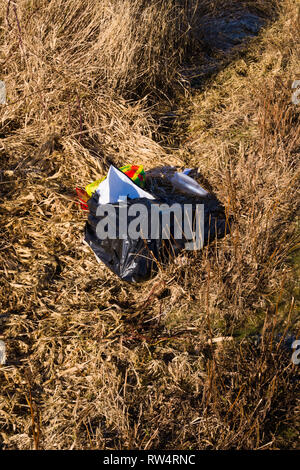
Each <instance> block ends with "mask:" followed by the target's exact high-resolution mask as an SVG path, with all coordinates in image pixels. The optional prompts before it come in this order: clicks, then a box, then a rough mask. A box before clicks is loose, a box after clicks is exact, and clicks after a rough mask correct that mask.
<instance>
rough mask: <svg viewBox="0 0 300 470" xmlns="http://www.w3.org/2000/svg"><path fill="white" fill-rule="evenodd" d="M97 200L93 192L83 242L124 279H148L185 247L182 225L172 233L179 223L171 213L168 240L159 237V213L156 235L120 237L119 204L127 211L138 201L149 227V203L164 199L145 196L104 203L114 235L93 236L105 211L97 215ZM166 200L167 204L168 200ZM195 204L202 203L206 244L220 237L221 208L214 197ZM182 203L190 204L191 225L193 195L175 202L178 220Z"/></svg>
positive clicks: (136, 280) (183, 207)
mask: <svg viewBox="0 0 300 470" xmlns="http://www.w3.org/2000/svg"><path fill="white" fill-rule="evenodd" d="M98 199H99V196H98V194H97V193H94V194H93V196H92V198H91V199H90V200H89V201H88V207H89V216H88V220H87V223H86V226H85V242H86V243H87V244H88V245H89V246H90V247H91V249H92V250H93V252H94V253H95V255H96V257H97V259H98V260H100V261H102V262H103V263H104V264H105V265H106V266H107V267H108V268H110V269H111V270H112V271H113V272H114V273H115V274H117V275H118V276H119V277H120V278H121V279H123V280H124V281H128V282H140V281H144V280H147V279H149V278H151V277H152V276H153V275H155V273H157V271H158V269H159V265H160V264H164V263H166V262H168V260H170V258H172V257H175V256H177V255H178V253H179V252H180V251H182V250H183V249H185V246H186V243H187V242H189V241H190V240H189V239H188V238H186V237H185V233H184V230H183V226H182V230H181V236H180V237H176V234H178V231H177V232H176V230H175V228H176V223H179V222H178V221H177V222H176V221H175V219H174V217H173V218H172V214H171V217H170V224H169V238H168V239H165V238H163V237H162V230H163V227H162V216H161V215H160V219H159V225H158V236H157V237H156V238H151V235H150V236H149V234H148V236H147V237H139V238H133V237H131V236H129V235H128V234H126V233H125V234H124V233H123V238H121V233H120V224H119V222H120V208H121V207H122V208H123V210H124V207H125V208H126V209H127V210H129V208H130V206H131V205H133V204H137V203H138V204H142V205H143V206H144V208H145V211H143V214H144V217H146V218H147V221H145V222H147V225H148V227H151V222H152V220H151V210H152V209H153V207H152V206H153V205H154V206H156V207H157V205H161V204H163V203H164V202H165V201H164V200H162V199H153V200H151V199H147V198H138V199H127V201H126V202H121V203H115V204H108V206H111V208H113V209H114V211H115V225H116V238H102V237H101V238H100V237H99V236H98V235H97V225H98V224H99V222H103V218H104V217H106V216H107V214H105V215H100V216H99V215H97V208H98V207H99V204H98ZM173 202H175V201H173ZM168 203H169V204H170V201H168ZM197 203H198V204H203V205H204V234H203V235H204V236H203V245H206V244H207V243H209V242H210V241H212V240H213V239H214V238H215V237H216V236H217V237H218V238H221V237H223V236H224V234H225V225H226V224H225V217H224V213H223V211H222V207H221V206H220V203H219V201H218V200H217V199H216V198H214V197H206V198H203V200H198V201H197ZM177 204H178V203H177ZM185 204H190V206H191V208H192V224H193V226H194V224H195V217H196V206H197V204H196V202H195V198H192V199H189V198H186V200H185V201H184V203H180V204H179V206H180V210H181V211H182V220H183V219H184V211H186V205H185ZM121 205H122V206H121ZM133 219H134V216H128V225H129V224H130V223H131V221H132V220H133ZM180 223H181V222H180ZM177 228H178V226H177ZM179 232H180V230H179Z"/></svg>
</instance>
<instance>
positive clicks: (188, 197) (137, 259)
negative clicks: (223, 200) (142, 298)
mask: <svg viewBox="0 0 300 470" xmlns="http://www.w3.org/2000/svg"><path fill="white" fill-rule="evenodd" d="M190 171H191V170H189V169H187V170H185V171H184V172H182V173H178V172H176V171H174V170H172V171H166V172H165V173H163V171H161V175H160V172H159V170H158V173H157V174H158V175H160V176H164V177H165V178H164V181H165V190H164V191H163V187H162V186H163V185H162V183H161V184H156V186H155V182H156V179H155V177H154V176H153V174H155V172H154V173H153V172H152V174H151V172H149V174H148V173H147V172H146V173H145V172H144V169H143V167H142V166H131V165H126V166H125V167H121V168H120V169H118V168H116V167H114V166H113V165H111V166H110V168H109V171H108V174H107V176H106V177H105V178H102V179H100V180H97V181H96V182H94V183H91V184H89V185H88V186H87V187H86V188H85V190H83V189H80V188H76V191H77V194H78V197H79V199H80V204H81V207H82V208H83V209H84V210H88V211H89V215H88V220H87V222H86V226H85V236H84V242H85V243H86V244H87V245H88V246H90V248H91V249H92V250H93V252H94V254H95V256H96V259H97V261H98V262H103V263H104V264H105V265H106V266H107V267H108V268H110V269H111V270H112V271H113V272H114V273H115V274H117V275H118V276H119V277H120V278H121V279H123V280H125V281H128V282H140V281H144V280H147V279H149V278H151V277H152V276H153V275H155V273H157V271H158V269H159V266H160V265H163V264H165V263H167V262H168V261H169V260H170V259H171V258H173V257H175V256H177V255H178V254H179V252H180V251H182V250H187V251H188V250H199V249H201V248H202V247H203V246H204V245H206V244H207V243H209V242H210V241H212V240H213V239H215V238H216V237H217V238H221V237H222V236H224V234H225V225H226V221H225V216H224V213H223V212H222V207H221V205H220V203H219V201H218V200H217V199H216V198H215V197H214V196H212V195H211V194H210V193H208V192H207V191H206V190H205V189H203V188H202V187H201V186H200V185H199V184H198V183H197V182H196V181H195V180H194V179H193V178H191V177H190V176H188V173H190ZM149 175H152V176H149ZM168 185H169V186H168Z"/></svg>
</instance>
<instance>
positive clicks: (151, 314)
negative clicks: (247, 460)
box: [0, 0, 300, 449]
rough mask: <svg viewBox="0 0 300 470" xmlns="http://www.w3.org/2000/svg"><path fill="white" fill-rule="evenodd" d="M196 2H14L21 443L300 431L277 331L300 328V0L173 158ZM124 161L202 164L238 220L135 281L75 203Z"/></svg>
mask: <svg viewBox="0 0 300 470" xmlns="http://www.w3.org/2000/svg"><path fill="white" fill-rule="evenodd" d="M185 3H186V2H178V6H177V7H176V8H174V7H173V5H174V2H165V1H164V2H151V1H145V2H141V1H137V0H132V1H130V2H129V1H125V0H123V1H119V0H110V1H109V0H105V1H102V2H96V1H94V0H88V1H86V2H84V6H83V4H81V3H78V2H77V3H76V2H74V1H73V0H67V1H64V2H62V1H60V0H51V1H50V2H48V1H47V2H44V1H34V0H31V1H29V0H28V1H25V0H23V1H20V2H18V4H17V5H16V6H15V4H14V3H13V2H9V1H8V2H7V1H4V0H0V7H1V11H2V12H4V14H3V16H2V19H0V28H1V30H0V44H1V56H0V61H1V67H2V68H1V74H0V79H2V80H5V81H6V83H7V88H8V97H9V101H8V105H7V106H4V107H3V106H2V107H1V113H2V114H1V127H0V134H1V142H0V145H1V148H0V158H1V168H2V171H1V180H0V191H1V199H2V204H1V209H0V210H1V216H2V225H1V230H2V237H1V245H0V260H1V265H0V272H1V279H0V285H1V313H0V327H1V336H0V339H3V340H4V341H5V343H6V346H7V357H8V363H7V364H6V365H5V366H1V369H0V384H1V391H0V443H1V446H2V448H4V449H30V448H33V449H95V448H98V449H136V448H138V449H158V448H159V449H211V448H213V449H258V448H264V449H278V448H280V449H282V448H296V447H297V445H298V437H299V420H298V418H297V416H298V415H297V413H299V399H298V401H297V393H298V391H297V386H298V383H297V379H299V368H297V367H299V366H295V365H293V364H292V362H291V350H290V349H288V348H287V347H284V342H285V341H284V340H282V341H280V339H278V335H279V334H280V333H281V334H284V335H285V334H286V333H287V332H290V331H292V332H293V333H294V334H295V335H297V334H298V332H299V317H298V316H297V307H299V305H298V303H297V299H295V298H294V292H295V291H294V290H293V286H294V284H295V281H294V274H293V268H292V267H291V265H290V264H289V262H288V259H289V254H290V252H291V251H292V250H293V249H295V246H296V243H297V232H296V227H295V220H296V217H297V208H298V199H297V197H298V194H297V178H298V177H299V165H298V161H299V144H300V141H299V106H298V107H297V106H295V105H293V104H292V103H291V81H292V80H293V79H296V78H297V77H298V78H300V70H299V63H298V62H299V61H298V58H299V52H300V50H299V44H300V41H299V39H300V38H299V31H300V29H299V9H298V7H297V2H296V1H293V0H284V1H282V2H279V3H278V9H277V15H278V17H277V18H276V21H274V23H273V24H269V25H268V26H267V27H266V28H265V30H264V31H263V32H262V33H261V35H260V36H259V38H256V39H254V40H252V42H251V47H250V48H249V50H248V51H247V52H245V51H244V52H243V53H240V54H239V55H237V56H236V57H235V58H233V59H232V61H231V63H230V64H227V65H226V66H225V65H224V68H223V70H221V71H220V72H219V73H218V74H217V75H216V76H214V77H212V78H211V80H210V81H209V82H206V84H205V86H203V89H202V90H201V91H200V92H197V93H195V94H192V95H189V96H188V97H187V98H186V101H185V102H184V103H183V105H184V106H183V111H182V112H181V114H180V113H179V114H180V116H179V119H178V126H179V129H176V125H175V127H174V132H175V131H176V132H177V130H181V129H182V124H181V121H182V119H183V118H184V119H185V120H186V119H189V125H188V126H186V132H185V134H184V135H181V142H180V147H179V148H178V149H177V150H174V151H173V152H172V154H171V151H170V148H164V147H163V146H162V145H161V144H160V143H159V142H158V139H159V138H160V136H159V134H158V130H157V123H156V122H155V120H154V119H153V114H152V109H151V108H150V103H151V105H152V106H153V103H154V102H155V99H157V97H159V99H161V97H162V94H164V95H166V96H168V97H169V98H168V99H169V100H171V98H170V97H171V94H170V88H172V87H173V85H174V87H180V85H179V83H180V81H177V80H176V77H178V69H177V67H178V64H179V63H180V58H181V55H182V54H183V53H184V51H185V49H186V46H187V43H186V41H187V39H186V38H184V37H183V36H182V32H183V31H185V30H186V29H187V28H186V25H187V21H188V20H187V19H186V16H184V11H185V13H186V8H185V9H184V5H185ZM199 3H200V4H201V5H200V7H201V8H202V10H201V11H203V12H205V11H208V10H207V9H208V5H207V2H202V3H201V2H199ZM225 3H226V5H228V4H229V3H230V2H225ZM225 3H224V2H223V1H216V2H214V4H213V5H214V8H215V10H216V11H220V9H221V8H224V7H225V6H226V5H225ZM232 3H237V2H231V3H230V4H231V5H232ZM244 3H245V4H247V6H250V7H251V6H252V8H253V7H254V6H256V7H257V6H259V8H260V10H261V11H266V10H264V9H263V2H251V1H247V2H244ZM270 3H271V2H270ZM275 3H276V2H272V8H274V5H275ZM210 5H211V6H212V2H210ZM268 11H269V10H268ZM171 18H173V21H170V20H171ZM176 18H177V19H176ZM180 25H181V29H180ZM297 67H298V68H297ZM149 94H150V95H151V96H150V97H148V99H147V96H148V95H149ZM135 97H136V98H138V99H134V98H135ZM173 99H174V97H173ZM164 106H165V103H164ZM111 161H112V162H114V163H115V164H117V165H119V164H125V163H131V162H132V163H142V164H144V165H145V167H146V169H149V168H151V167H153V166H157V165H160V164H177V165H179V166H184V165H188V166H192V165H194V166H195V167H197V168H199V169H200V171H201V173H202V175H203V179H204V180H205V181H206V182H207V184H208V185H209V186H210V187H211V188H212V189H213V190H214V192H215V193H216V194H217V196H218V197H219V199H220V200H221V201H222V202H223V203H224V205H225V207H226V211H227V214H228V215H230V216H232V217H233V220H234V222H233V224H232V228H231V232H230V234H228V236H227V237H226V238H225V239H224V240H220V241H218V242H217V243H216V244H214V245H213V246H211V247H208V248H207V249H205V250H204V251H203V253H199V254H189V255H188V256H186V257H184V258H183V259H182V262H181V263H174V264H171V265H170V266H168V267H164V268H163V269H162V270H161V272H160V273H159V275H158V276H157V277H156V278H155V279H153V280H151V281H149V282H147V283H145V284H141V285H127V284H126V283H123V282H121V281H120V280H119V279H118V278H116V276H114V275H113V274H112V273H111V272H110V271H108V270H107V269H106V268H105V267H103V266H102V265H98V264H97V263H96V261H95V258H94V256H93V254H92V253H91V252H90V251H89V249H87V248H86V247H85V246H84V245H83V244H82V236H83V226H84V223H85V219H86V215H85V214H84V213H82V212H81V211H80V209H79V207H78V206H77V205H76V204H75V203H74V200H73V198H74V188H75V186H78V185H83V184H87V183H88V182H90V181H92V180H93V179H94V178H95V177H99V174H102V173H103V172H104V171H106V170H107V166H108V164H109V162H111ZM254 334H255V335H259V336H258V337H256V336H254ZM220 336H223V337H225V338H226V337H230V338H233V339H231V340H230V341H226V340H224V341H220V342H216V343H215V342H213V341H212V340H213V339H214V338H216V337H220Z"/></svg>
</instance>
